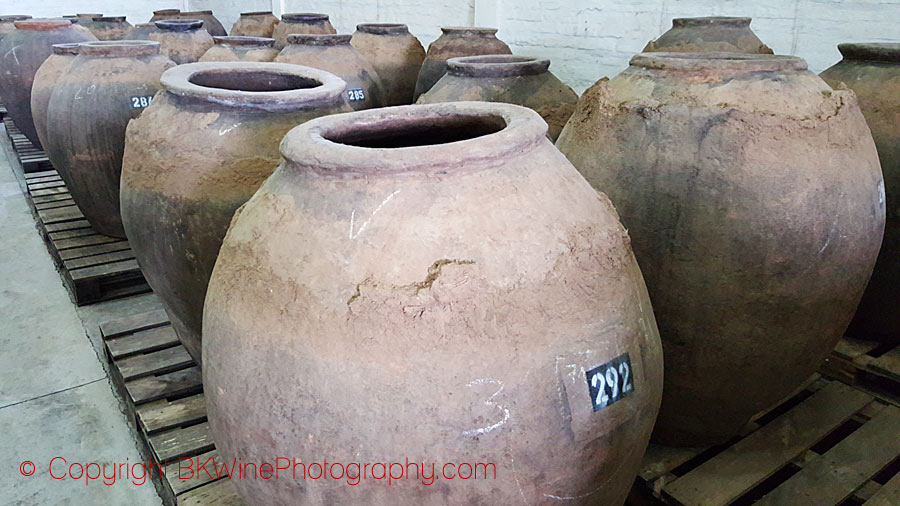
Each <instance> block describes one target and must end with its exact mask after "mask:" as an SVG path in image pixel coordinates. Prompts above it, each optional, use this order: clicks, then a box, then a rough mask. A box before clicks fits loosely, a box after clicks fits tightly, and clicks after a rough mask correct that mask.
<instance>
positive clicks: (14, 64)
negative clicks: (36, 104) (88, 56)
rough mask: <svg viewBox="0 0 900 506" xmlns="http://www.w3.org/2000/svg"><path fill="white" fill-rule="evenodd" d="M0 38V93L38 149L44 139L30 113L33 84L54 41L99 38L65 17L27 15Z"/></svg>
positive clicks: (56, 42)
mask: <svg viewBox="0 0 900 506" xmlns="http://www.w3.org/2000/svg"><path fill="white" fill-rule="evenodd" d="M15 25H16V29H15V30H14V31H13V32H12V33H10V34H9V35H7V36H5V37H3V40H2V41H0V96H2V97H3V105H5V106H6V110H7V111H8V113H9V117H10V118H12V120H13V122H15V124H16V126H17V127H19V130H21V131H22V133H23V134H25V137H28V140H29V141H31V143H32V144H34V146H35V147H36V148H38V149H41V141H40V140H39V139H38V136H37V130H35V128H34V121H33V120H32V116H31V85H32V84H33V83H34V75H35V74H36V73H37V71H38V69H39V68H40V66H41V64H42V63H44V60H46V59H47V58H48V57H49V56H50V55H51V54H53V45H54V44H62V43H65V42H85V41H90V40H97V39H96V38H95V37H94V36H93V35H90V34H87V35H86V34H82V33H78V32H76V31H75V29H74V28H72V23H71V22H69V21H68V20H65V19H26V20H23V21H16V22H15Z"/></svg>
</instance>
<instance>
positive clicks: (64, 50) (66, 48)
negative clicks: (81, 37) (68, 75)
mask: <svg viewBox="0 0 900 506" xmlns="http://www.w3.org/2000/svg"><path fill="white" fill-rule="evenodd" d="M80 51H81V43H79V42H67V43H65V44H53V54H60V55H66V56H74V55H77V54H78V53H79V52H80Z"/></svg>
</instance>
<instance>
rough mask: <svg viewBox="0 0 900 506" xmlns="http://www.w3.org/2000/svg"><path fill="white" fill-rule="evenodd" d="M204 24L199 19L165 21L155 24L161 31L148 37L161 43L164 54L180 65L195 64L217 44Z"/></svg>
mask: <svg viewBox="0 0 900 506" xmlns="http://www.w3.org/2000/svg"><path fill="white" fill-rule="evenodd" d="M203 23H204V22H203V21H201V20H199V19H163V20H161V21H156V22H155V23H154V24H155V25H156V27H157V28H159V31H158V32H151V33H150V35H149V36H148V37H149V39H150V40H152V41H155V42H159V45H160V47H161V48H162V52H163V54H165V55H166V56H168V57H169V59H170V60H172V61H173V62H175V63H177V64H178V65H181V64H183V63H193V62H196V61H197V60H199V59H200V57H201V56H203V54H204V53H206V52H207V51H208V50H209V48H211V47H213V44H215V42H214V41H213V38H212V35H210V34H209V32H207V31H206V30H204V29H203Z"/></svg>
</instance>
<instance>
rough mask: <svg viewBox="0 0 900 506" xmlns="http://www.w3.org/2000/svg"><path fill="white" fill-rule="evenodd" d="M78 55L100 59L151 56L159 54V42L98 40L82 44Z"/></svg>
mask: <svg viewBox="0 0 900 506" xmlns="http://www.w3.org/2000/svg"><path fill="white" fill-rule="evenodd" d="M78 54H80V55H82V56H93V57H101V58H104V57H105V58H117V57H128V56H152V55H155V54H159V42H153V41H149V40H100V41H92V42H83V43H81V44H80V48H79V50H78Z"/></svg>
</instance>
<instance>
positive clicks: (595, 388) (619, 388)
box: [585, 353, 634, 411]
mask: <svg viewBox="0 0 900 506" xmlns="http://www.w3.org/2000/svg"><path fill="white" fill-rule="evenodd" d="M585 374H587V384H588V390H589V391H590V393H591V405H592V407H593V408H594V411H600V410H601V409H603V408H605V407H607V406H609V405H610V404H612V403H614V402H616V401H618V400H621V399H623V398H625V397H627V396H628V395H629V394H631V393H632V392H634V378H633V377H632V375H631V358H629V356H628V354H627V353H625V354H624V355H619V356H618V357H616V358H614V359H612V360H610V361H609V362H607V363H605V364H603V365H599V366H597V367H594V368H593V369H590V370H589V371H586V372H585Z"/></svg>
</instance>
